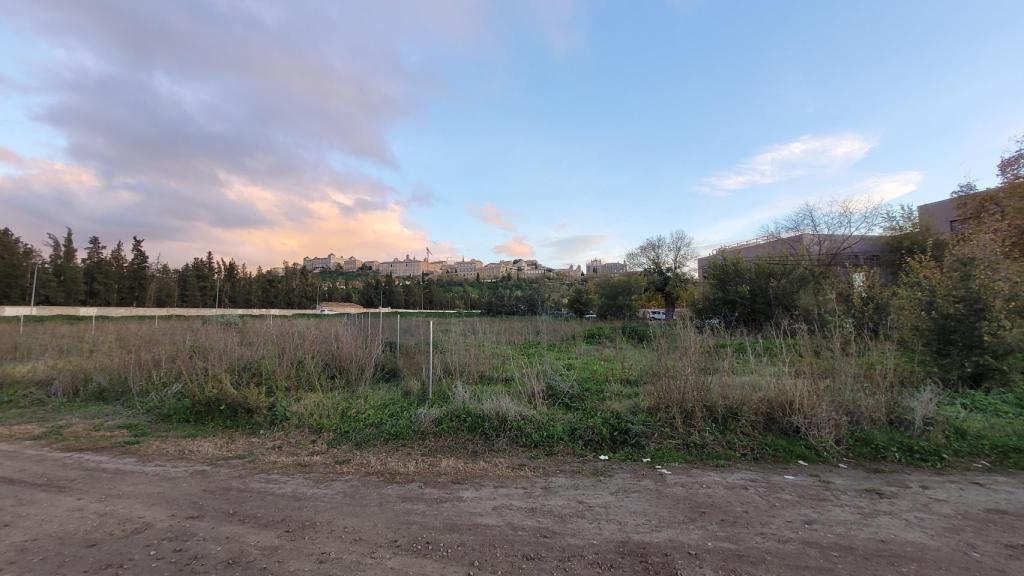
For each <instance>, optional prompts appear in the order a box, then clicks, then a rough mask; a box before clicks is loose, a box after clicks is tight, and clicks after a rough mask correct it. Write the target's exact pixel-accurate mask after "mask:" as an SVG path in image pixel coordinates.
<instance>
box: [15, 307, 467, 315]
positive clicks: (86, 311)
mask: <svg viewBox="0 0 1024 576" xmlns="http://www.w3.org/2000/svg"><path fill="white" fill-rule="evenodd" d="M367 312H372V313H374V314H377V313H379V312H381V310H380V309H370V308H363V309H359V308H347V309H345V308H339V309H335V310H331V311H330V313H331V314H365V313H367ZM383 312H410V313H415V312H429V313H431V314H456V313H459V311H458V310H399V309H397V308H385V309H384V310H383ZM471 312H473V313H479V311H478V310H473V311H471ZM319 313H320V312H318V311H316V310H286V309H282V308H131V307H113V306H110V307H108V306H35V307H31V306H0V317H4V316H6V317H18V316H124V317H129V316H150V317H152V316H224V315H235V314H237V315H240V316H299V315H305V314H313V315H316V314H319Z"/></svg>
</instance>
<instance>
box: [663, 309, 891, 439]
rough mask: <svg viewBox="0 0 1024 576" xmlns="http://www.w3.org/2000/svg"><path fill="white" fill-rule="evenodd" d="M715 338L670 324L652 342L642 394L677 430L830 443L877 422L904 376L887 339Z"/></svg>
mask: <svg viewBox="0 0 1024 576" xmlns="http://www.w3.org/2000/svg"><path fill="white" fill-rule="evenodd" d="M722 342H723V340H722V339H716V338H713V337H708V336H707V335H705V334H701V333H698V332H697V331H696V330H694V328H693V327H692V326H691V325H688V324H679V325H677V326H675V327H674V329H673V330H672V331H670V332H669V333H668V334H667V335H666V336H665V337H664V338H660V339H658V340H657V341H656V342H655V348H656V350H657V352H656V354H655V356H654V358H655V365H654V367H653V368H652V369H650V370H648V371H647V382H648V383H649V385H650V390H651V399H652V402H653V404H654V405H655V406H657V407H658V408H659V409H661V410H663V411H665V412H667V413H670V414H671V415H672V417H673V420H674V421H675V424H676V427H677V428H678V429H680V430H687V429H689V430H693V429H700V428H702V427H704V426H706V425H708V424H710V423H723V422H729V423H730V425H732V426H738V427H741V428H742V427H745V428H748V429H751V430H775V431H780V432H791V433H794V434H797V435H799V436H801V437H803V438H805V439H807V440H809V441H811V442H815V443H824V444H834V443H835V441H836V439H837V438H839V437H840V436H842V435H843V433H844V432H846V431H847V430H848V429H849V428H851V427H853V428H867V427H871V426H875V425H882V424H887V423H888V422H889V421H890V420H891V419H892V418H893V417H894V416H895V414H896V412H897V410H898V409H899V408H900V401H901V399H902V398H903V396H904V391H905V385H904V383H903V382H902V381H901V376H900V375H899V374H898V373H897V370H896V368H895V367H896V365H897V362H896V349H895V346H894V345H893V344H892V343H890V342H885V341H881V340H864V339H861V338H858V337H856V336H855V335H838V334H837V335H831V337H829V338H821V337H816V336H814V335H811V334H808V333H807V332H806V331H794V332H787V333H783V332H775V333H768V334H767V335H757V336H733V337H731V338H729V339H728V340H727V342H728V343H729V345H728V346H723V345H722Z"/></svg>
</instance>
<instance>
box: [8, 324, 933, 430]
mask: <svg viewBox="0 0 1024 576" xmlns="http://www.w3.org/2000/svg"><path fill="white" fill-rule="evenodd" d="M428 322H429V320H427V319H425V318H403V320H402V322H401V340H400V341H399V338H398V333H397V330H396V329H397V319H396V318H395V317H393V316H388V317H383V318H381V317H380V316H374V315H360V316H343V317H329V318H293V319H288V320H282V319H278V320H276V321H274V322H273V324H271V322H269V321H268V319H259V318H255V319H243V320H238V319H227V320H217V319H204V320H200V319H173V320H171V319H164V320H162V321H161V322H160V323H159V325H156V324H155V323H153V322H150V321H139V320H120V321H111V322H101V323H99V324H97V326H96V329H95V333H94V332H93V329H92V325H91V324H90V323H88V322H59V321H54V322H45V323H38V324H32V325H29V326H27V328H26V330H25V333H24V334H23V335H19V334H17V325H16V324H12V323H6V324H0V382H29V383H33V384H35V385H37V386H40V387H42V388H44V389H45V390H46V391H47V392H48V393H49V394H50V395H52V396H56V397H81V396H85V397H90V398H100V399H114V400H118V401H127V403H128V404H129V405H132V406H137V407H145V406H147V405H148V406H153V405H161V406H164V408H166V409H171V408H173V402H174V401H176V399H185V400H187V402H188V404H187V410H188V411H190V414H193V415H194V414H199V415H200V416H199V417H200V418H210V419H216V418H221V417H228V418H231V419H234V421H236V422H239V421H241V422H251V423H258V425H259V426H260V427H264V426H268V427H270V428H273V427H275V426H276V425H277V424H279V423H281V422H283V421H284V419H285V418H290V419H291V420H290V421H291V422H293V423H297V426H296V427H293V429H298V430H314V431H316V432H319V433H324V432H329V433H331V434H340V435H348V436H347V437H349V438H350V439H351V438H357V439H358V441H357V442H371V443H372V442H373V441H374V439H376V441H382V440H399V441H408V440H412V439H416V440H417V442H422V441H423V440H424V438H431V437H432V436H433V435H434V432H435V431H443V433H445V434H450V433H452V431H453V430H455V431H461V433H464V434H467V435H468V436H469V437H471V438H476V439H486V440H487V441H499V442H505V441H511V442H513V443H519V444H522V445H530V446H543V447H545V448H551V447H553V446H554V445H557V444H558V443H562V442H565V443H569V445H570V446H573V447H576V448H579V447H587V448H592V447H600V449H605V448H606V447H610V448H615V447H629V448H632V449H636V448H638V447H641V446H644V445H645V443H646V442H648V441H650V440H651V439H659V438H660V439H664V438H671V437H673V436H675V437H679V436H680V435H683V436H685V435H686V434H689V433H692V432H695V431H696V432H700V431H703V430H706V429H709V428H714V427H718V428H720V429H721V428H728V429H730V430H738V431H739V432H741V433H750V434H753V435H756V434H759V433H762V432H771V433H776V434H782V435H786V436H792V437H798V438H801V439H803V440H805V441H807V442H810V443H813V444H816V445H821V446H835V445H836V444H837V443H838V442H839V441H840V439H841V438H842V437H843V436H844V435H845V434H846V433H847V432H848V431H849V430H857V429H866V428H871V427H874V426H878V425H887V424H889V423H891V422H894V421H897V420H899V421H907V416H906V415H905V413H906V412H907V411H908V410H909V411H910V412H912V414H911V416H910V417H909V420H910V421H911V422H913V423H914V426H916V427H921V426H923V422H925V421H926V420H927V418H928V411H929V410H931V411H934V406H932V404H929V403H928V402H926V400H927V398H919V399H918V401H917V402H916V404H908V402H907V400H906V399H905V397H906V390H907V389H908V377H907V375H906V374H902V373H900V372H899V370H898V369H897V367H898V365H899V362H898V361H897V360H898V359H897V358H896V351H895V348H894V346H893V345H892V344H891V343H889V342H888V341H886V340H884V339H870V340H869V339H863V338H860V337H857V336H855V335H851V334H843V333H831V334H825V335H822V334H811V333H808V332H806V331H786V332H783V331H778V332H774V333H771V332H769V333H766V334H760V335H744V334H708V333H703V332H700V331H698V330H697V329H695V328H694V327H693V325H691V324H689V323H687V322H679V323H673V324H665V325H660V326H657V327H656V329H653V330H649V328H650V327H648V326H641V327H640V329H641V330H640V331H639V332H637V331H635V330H634V331H632V332H631V331H623V332H621V333H620V330H619V326H618V325H605V324H592V323H586V322H566V321H558V320H551V319H543V318H530V319H487V318H476V319H435V320H434V321H433V322H434V365H433V366H434V370H433V372H434V392H435V395H434V399H433V401H432V402H430V403H429V406H426V407H421V406H422V405H423V404H424V403H425V400H426V399H425V395H426V394H425V388H426V379H427V374H428V370H427V367H428V361H427V358H428V352H429V351H428V346H427V342H428V327H429V323H428ZM631 330H632V329H631ZM914 384H916V383H914ZM915 414H916V415H915ZM901 415H902V416H901ZM901 419H902V420H901ZM544 426H547V427H549V428H547V429H541V428H538V427H544ZM659 426H660V427H661V428H657V427H659ZM531 427H533V428H531Z"/></svg>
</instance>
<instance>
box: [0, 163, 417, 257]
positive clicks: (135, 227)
mask: <svg viewBox="0 0 1024 576" xmlns="http://www.w3.org/2000/svg"><path fill="white" fill-rule="evenodd" d="M11 156H13V159H12V158H11ZM9 160H14V162H9ZM0 161H3V162H4V163H7V164H10V165H15V166H17V168H16V169H15V170H14V171H12V172H0V206H3V207H4V213H5V215H9V216H11V217H13V218H14V219H15V220H16V221H17V222H18V223H19V224H20V225H22V226H28V227H31V229H33V230H38V231H40V232H41V231H54V230H57V231H59V230H60V227H61V226H64V225H67V226H71V227H72V228H74V229H75V231H76V232H78V233H79V234H80V235H81V234H83V233H85V234H92V233H93V232H94V231H97V230H103V231H104V236H103V240H104V241H105V242H106V243H107V244H108V245H112V244H113V243H114V242H116V240H118V239H121V240H127V239H129V238H131V236H132V235H135V234H137V235H139V236H140V237H143V238H146V240H147V247H148V248H149V250H150V252H151V253H152V255H153V256H154V257H155V256H156V254H157V253H159V254H160V255H161V257H162V259H163V261H171V262H181V261H184V260H186V259H188V258H191V257H193V256H196V255H201V254H203V253H205V252H206V250H208V249H210V247H211V246H216V247H218V249H219V251H220V252H221V253H224V254H227V255H230V256H232V257H235V258H237V259H239V260H242V261H245V262H248V263H249V264H250V265H251V266H255V265H258V264H261V265H264V266H277V265H279V264H280V263H281V262H282V261H285V260H288V261H294V260H296V259H297V258H296V254H300V255H314V254H320V255H323V254H326V253H327V252H331V251H333V252H339V250H341V249H344V255H358V256H361V257H363V258H376V259H383V258H390V257H393V256H394V255H395V254H401V253H405V252H408V251H410V250H414V249H420V248H421V247H422V246H425V245H426V244H427V236H426V234H425V233H424V232H423V231H422V230H419V229H417V228H415V227H411V226H409V225H407V224H406V223H404V222H403V216H404V208H403V207H402V206H401V205H400V204H399V203H387V204H383V205H381V206H374V207H363V208H360V209H353V208H351V207H350V206H349V205H347V204H346V203H345V202H344V201H343V200H344V199H345V198H346V197H348V196H350V195H351V196H354V197H356V198H358V194H359V193H358V190H357V191H356V192H352V191H351V190H347V189H345V188H337V189H332V190H329V191H327V192H325V194H324V195H315V196H312V197H311V199H304V198H301V197H299V198H289V197H285V196H282V195H281V194H279V193H278V192H277V191H276V190H274V189H270V188H264V187H262V186H260V185H259V184H256V183H253V182H250V181H246V180H245V179H243V178H241V177H238V176H232V175H227V174H222V175H221V177H222V180H223V186H224V188H223V190H224V195H223V196H216V197H211V198H209V199H207V200H206V201H205V202H203V203H199V204H195V203H188V204H179V203H177V202H176V199H177V196H175V195H174V194H171V193H169V194H167V195H165V196H164V201H162V202H160V203H156V201H155V200H154V198H156V197H159V196H154V197H149V196H146V195H140V194H139V192H138V188H137V187H132V188H130V189H129V188H125V187H122V186H120V185H119V184H118V183H117V182H116V181H112V180H110V179H107V178H106V177H105V176H104V175H102V174H99V173H98V172H96V171H95V170H93V169H91V168H88V167H82V166H78V165H71V164H64V163H60V162H53V161H50V160H45V159H39V158H22V157H19V156H17V155H13V154H11V153H9V151H7V150H5V149H2V148H0ZM57 206H59V207H60V210H59V211H58V210H54V207H57ZM142 206H144V207H145V209H140V208H141V207H142ZM211 215H220V217H211ZM19 232H21V233H24V232H25V230H19ZM80 238H81V236H80ZM324 239H329V242H328V243H326V244H325V242H324ZM80 242H81V240H80Z"/></svg>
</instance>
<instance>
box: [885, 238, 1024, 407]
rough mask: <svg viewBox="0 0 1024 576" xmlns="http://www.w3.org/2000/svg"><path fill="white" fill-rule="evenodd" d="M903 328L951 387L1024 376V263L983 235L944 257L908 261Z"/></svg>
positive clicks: (901, 300) (899, 305)
mask: <svg viewBox="0 0 1024 576" xmlns="http://www.w3.org/2000/svg"><path fill="white" fill-rule="evenodd" d="M896 310H897V318H898V321H899V330H900V335H901V337H902V339H903V341H904V342H905V343H906V344H908V345H909V346H911V347H915V346H920V348H921V350H922V351H923V352H924V353H925V354H926V355H927V357H928V360H929V363H930V365H931V366H932V368H933V370H934V373H935V377H936V378H937V379H939V380H940V381H941V382H943V383H945V384H947V385H950V386H958V387H959V386H966V387H983V386H984V387H996V386H1007V385H1012V384H1014V383H1015V382H1017V381H1019V380H1020V378H1021V371H1022V360H1024V358H1022V354H1021V350H1024V266H1022V265H1021V264H1019V263H1016V262H1014V261H1012V260H1010V259H1008V258H1004V257H1003V256H1002V255H1001V253H1000V251H999V249H998V246H995V245H993V244H992V243H990V242H987V241H986V239H985V237H984V236H979V237H975V238H972V239H969V240H965V241H962V242H958V243H956V244H955V245H954V246H953V248H952V249H951V250H950V252H949V254H947V256H946V258H945V260H944V261H943V262H941V263H940V262H936V261H935V260H932V259H929V258H927V257H921V258H916V259H914V260H912V261H910V262H909V263H908V265H907V269H906V271H905V273H904V274H903V275H902V276H901V278H900V283H899V286H898V289H897V296H896Z"/></svg>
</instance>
